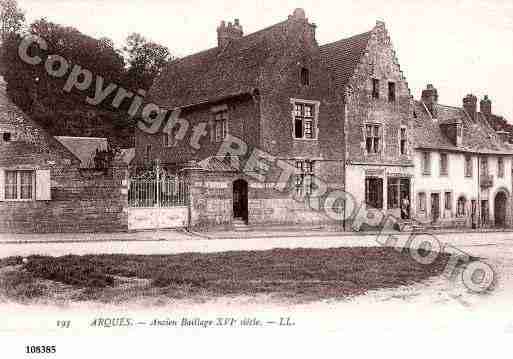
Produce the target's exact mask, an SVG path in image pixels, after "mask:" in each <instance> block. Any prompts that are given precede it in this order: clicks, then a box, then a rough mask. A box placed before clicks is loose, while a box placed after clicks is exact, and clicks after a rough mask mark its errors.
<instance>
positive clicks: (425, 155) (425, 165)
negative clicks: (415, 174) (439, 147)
mask: <svg viewBox="0 0 513 359" xmlns="http://www.w3.org/2000/svg"><path fill="white" fill-rule="evenodd" d="M422 173H423V174H424V175H427V176H428V175H430V174H431V153H430V152H427V151H426V152H422Z"/></svg>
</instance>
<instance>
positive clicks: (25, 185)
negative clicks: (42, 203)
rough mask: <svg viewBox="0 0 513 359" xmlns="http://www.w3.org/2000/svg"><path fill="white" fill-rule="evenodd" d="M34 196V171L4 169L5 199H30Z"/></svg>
mask: <svg viewBox="0 0 513 359" xmlns="http://www.w3.org/2000/svg"><path fill="white" fill-rule="evenodd" d="M34 197H35V171H26V170H22V171H18V170H16V171H5V184H4V198H5V200H6V201H31V200H33V199H34Z"/></svg>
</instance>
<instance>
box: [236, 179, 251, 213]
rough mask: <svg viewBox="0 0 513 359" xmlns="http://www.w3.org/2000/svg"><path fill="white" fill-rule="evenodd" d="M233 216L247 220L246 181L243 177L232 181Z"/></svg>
mask: <svg viewBox="0 0 513 359" xmlns="http://www.w3.org/2000/svg"><path fill="white" fill-rule="evenodd" d="M233 217H234V218H235V219H241V220H243V221H244V222H246V223H247V222H248V183H247V182H246V181H244V180H243V179H239V180H237V181H235V182H233Z"/></svg>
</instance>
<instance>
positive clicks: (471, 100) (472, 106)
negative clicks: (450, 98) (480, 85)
mask: <svg viewBox="0 0 513 359" xmlns="http://www.w3.org/2000/svg"><path fill="white" fill-rule="evenodd" d="M463 108H464V109H465V111H467V113H468V115H469V116H470V117H471V118H472V119H473V120H475V119H476V114H477V97H476V96H474V95H472V94H468V95H467V96H465V98H464V99H463Z"/></svg>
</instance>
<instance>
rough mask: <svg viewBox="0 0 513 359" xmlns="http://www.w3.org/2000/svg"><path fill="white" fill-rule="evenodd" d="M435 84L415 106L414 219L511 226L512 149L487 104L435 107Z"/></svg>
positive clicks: (473, 99)
mask: <svg viewBox="0 0 513 359" xmlns="http://www.w3.org/2000/svg"><path fill="white" fill-rule="evenodd" d="M438 98H439V94H438V91H437V89H436V88H435V87H434V86H433V85H428V86H427V88H426V89H425V90H424V91H423V92H422V98H421V100H420V101H415V107H414V147H415V154H414V163H415V190H414V192H415V196H413V201H412V203H413V206H412V208H413V212H414V217H415V219H417V220H418V221H421V222H423V223H425V224H432V225H435V226H439V227H465V226H466V227H471V226H473V227H492V226H496V227H509V226H511V203H512V202H511V201H512V197H511V194H512V158H513V147H512V146H511V145H510V144H509V143H508V142H507V137H505V136H504V133H503V132H500V131H499V132H497V131H495V130H494V129H493V128H492V127H491V125H490V123H489V119H490V118H498V116H495V115H493V114H492V108H491V105H492V104H491V100H490V99H489V98H488V97H486V98H484V99H483V100H482V101H481V104H480V105H481V106H480V111H478V108H477V101H478V100H477V98H476V97H475V96H474V95H468V96H466V97H465V98H464V99H463V103H462V107H452V106H445V105H441V104H439V103H438Z"/></svg>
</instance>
